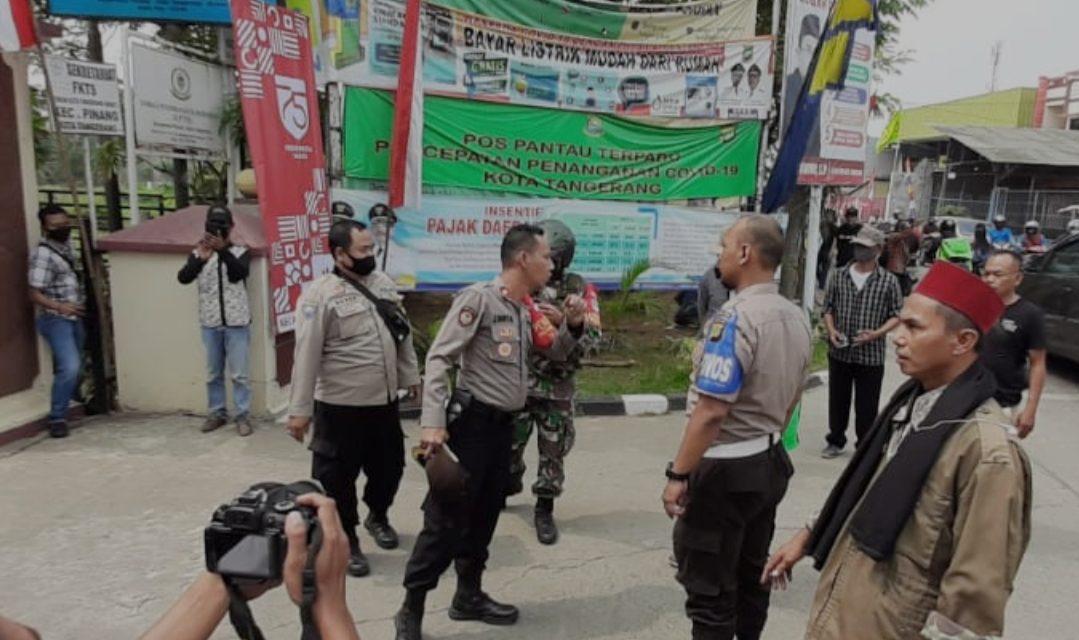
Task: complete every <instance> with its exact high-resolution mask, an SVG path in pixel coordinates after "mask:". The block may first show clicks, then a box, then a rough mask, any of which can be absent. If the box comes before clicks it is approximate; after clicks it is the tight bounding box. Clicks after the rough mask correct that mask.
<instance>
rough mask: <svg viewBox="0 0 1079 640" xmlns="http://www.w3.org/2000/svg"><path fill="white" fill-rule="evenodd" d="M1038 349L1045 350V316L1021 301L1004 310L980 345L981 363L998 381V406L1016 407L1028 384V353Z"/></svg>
mask: <svg viewBox="0 0 1079 640" xmlns="http://www.w3.org/2000/svg"><path fill="white" fill-rule="evenodd" d="M1041 349H1045V314H1044V313H1042V310H1041V309H1040V308H1039V307H1038V305H1036V304H1034V303H1033V302H1030V301H1029V300H1026V299H1024V298H1020V299H1019V300H1018V301H1017V302H1015V303H1014V304H1012V305H1010V306H1009V307H1008V308H1006V309H1005V310H1004V316H1003V317H1001V319H1000V322H998V323H997V326H995V327H993V330H992V331H990V332H989V334H988V335H987V336H985V341H984V342H983V344H982V356H981V357H982V363H983V364H985V366H986V367H988V368H989V370H990V371H992V372H993V375H994V376H995V377H996V379H997V393H996V395H995V396H994V397H995V398H996V399H997V402H999V403H1000V404H1002V405H1004V406H1006V407H1014V406H1015V405H1017V404H1019V401H1020V400H1022V398H1023V391H1024V390H1025V389H1026V388H1027V384H1028V382H1027V374H1028V372H1027V356H1028V353H1029V352H1030V351H1037V350H1041Z"/></svg>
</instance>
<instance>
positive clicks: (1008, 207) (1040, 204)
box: [991, 188, 1079, 233]
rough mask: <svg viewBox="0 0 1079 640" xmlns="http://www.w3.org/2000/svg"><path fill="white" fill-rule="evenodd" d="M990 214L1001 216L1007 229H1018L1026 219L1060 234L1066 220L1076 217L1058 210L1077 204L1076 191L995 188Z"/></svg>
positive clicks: (1066, 222) (1078, 193)
mask: <svg viewBox="0 0 1079 640" xmlns="http://www.w3.org/2000/svg"><path fill="white" fill-rule="evenodd" d="M993 205H994V206H993V207H992V211H991V215H996V214H998V213H1003V214H1004V215H1005V216H1007V218H1008V226H1011V227H1022V226H1023V224H1024V223H1026V221H1028V220H1037V221H1038V222H1039V223H1041V225H1042V228H1043V229H1045V230H1046V231H1049V232H1050V233H1052V232H1057V231H1063V230H1064V228H1065V227H1066V226H1067V225H1068V221H1069V220H1071V219H1072V218H1073V217H1079V215H1076V214H1073V213H1068V212H1065V213H1061V212H1060V210H1061V209H1064V208H1065V207H1070V206H1072V205H1079V191H1050V190H1040V189H1038V190H1033V191H1029V190H1022V191H1012V190H1010V189H1005V188H998V189H996V190H994V192H993Z"/></svg>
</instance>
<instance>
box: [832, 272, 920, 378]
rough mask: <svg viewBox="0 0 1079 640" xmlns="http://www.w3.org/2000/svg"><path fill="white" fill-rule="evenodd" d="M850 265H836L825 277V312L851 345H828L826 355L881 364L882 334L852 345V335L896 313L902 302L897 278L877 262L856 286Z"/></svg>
mask: <svg viewBox="0 0 1079 640" xmlns="http://www.w3.org/2000/svg"><path fill="white" fill-rule="evenodd" d="M850 269H851V267H847V266H843V267H838V268H836V269H835V270H834V271H833V272H832V276H831V278H829V279H828V288H827V290H826V291H825V295H824V298H825V300H824V312H825V313H830V314H832V320H833V321H834V322H835V328H836V331H838V332H839V333H841V334H843V335H844V336H846V337H847V339H848V340H849V341H850V346H846V347H841V348H840V347H836V346H835V345H831V348H830V352H829V355H830V356H831V357H832V358H834V359H836V360H840V361H842V362H848V363H850V364H862V365H867V366H883V365H884V354H885V351H886V350H887V343H886V340H885V339H884V338H881V339H879V340H874V341H873V342H870V343H867V344H863V345H858V346H854V339H855V338H856V337H857V336H858V334H859V333H861V332H862V331H876V330H877V329H879V328H880V327H881V326H882V325H883V324H884V323H885V322H887V321H888V320H889V319H891V318H894V317H897V316H898V315H899V310H900V308H901V307H902V306H903V294H902V293H901V292H900V290H899V280H897V279H896V277H895V276H894V275H892V274H891V273H889V272H888V271H887V270H885V269H884V268H883V267H879V266H878V267H877V268H876V269H875V270H874V271H873V273H871V274H870V275H869V279H868V280H866V282H865V286H863V287H862V288H861V289H860V290H859V288H858V287H857V286H856V285H855V284H854V278H853V277H851V274H850Z"/></svg>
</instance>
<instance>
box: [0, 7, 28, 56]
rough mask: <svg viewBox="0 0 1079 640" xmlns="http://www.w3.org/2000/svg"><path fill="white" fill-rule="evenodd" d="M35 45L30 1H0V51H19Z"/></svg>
mask: <svg viewBox="0 0 1079 640" xmlns="http://www.w3.org/2000/svg"><path fill="white" fill-rule="evenodd" d="M36 44H37V38H36V37H34V10H33V9H31V8H30V0H0V51H19V50H21V49H29V48H30V47H33V46H34V45H36Z"/></svg>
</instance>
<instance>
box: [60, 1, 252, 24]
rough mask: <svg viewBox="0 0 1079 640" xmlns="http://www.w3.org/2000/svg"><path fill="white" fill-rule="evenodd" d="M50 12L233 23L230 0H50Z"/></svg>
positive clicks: (75, 15) (108, 17)
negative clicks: (230, 14)
mask: <svg viewBox="0 0 1079 640" xmlns="http://www.w3.org/2000/svg"><path fill="white" fill-rule="evenodd" d="M49 13H50V14H52V15H57V16H70V17H73V18H98V19H103V20H139V21H143V20H145V21H166V22H190V23H206V24H221V25H227V24H232V19H231V18H230V17H229V3H228V0H49Z"/></svg>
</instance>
